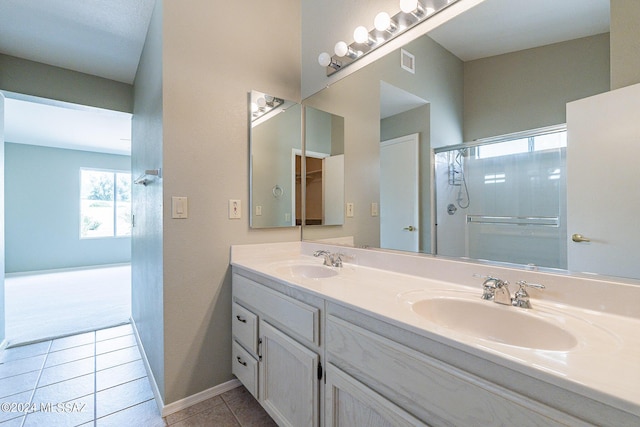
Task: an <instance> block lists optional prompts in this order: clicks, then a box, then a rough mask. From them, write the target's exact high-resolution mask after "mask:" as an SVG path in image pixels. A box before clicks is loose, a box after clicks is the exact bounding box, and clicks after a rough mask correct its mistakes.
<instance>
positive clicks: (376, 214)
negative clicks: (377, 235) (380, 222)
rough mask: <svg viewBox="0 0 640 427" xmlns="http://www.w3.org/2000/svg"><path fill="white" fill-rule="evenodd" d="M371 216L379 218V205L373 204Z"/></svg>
mask: <svg viewBox="0 0 640 427" xmlns="http://www.w3.org/2000/svg"><path fill="white" fill-rule="evenodd" d="M371 216H378V204H377V203H376V202H372V203H371Z"/></svg>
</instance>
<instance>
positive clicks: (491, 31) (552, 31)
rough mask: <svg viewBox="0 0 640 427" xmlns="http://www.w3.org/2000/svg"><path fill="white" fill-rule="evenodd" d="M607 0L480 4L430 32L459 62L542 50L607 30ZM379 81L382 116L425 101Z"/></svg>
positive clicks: (486, 0) (489, 1)
mask: <svg viewBox="0 0 640 427" xmlns="http://www.w3.org/2000/svg"><path fill="white" fill-rule="evenodd" d="M609 15H610V0H535V1H534V0H484V1H483V2H482V3H480V4H478V5H477V6H475V7H473V8H471V9H469V10H467V11H466V12H465V13H463V14H462V15H459V16H456V17H455V18H454V19H451V20H450V21H448V22H445V23H444V24H442V25H440V26H439V27H437V28H435V29H434V30H432V31H430V32H429V33H428V36H429V37H431V38H432V39H434V40H435V41H436V42H438V43H439V44H440V45H441V46H443V47H444V48H445V49H447V50H448V51H449V52H451V53H453V54H454V55H456V56H457V57H458V58H460V59H461V60H463V61H472V60H475V59H480V58H487V57H490V56H495V55H501V54H505V53H509V52H517V51H519V50H524V49H530V48H534V47H540V46H546V45H549V44H553V43H558V42H562V41H567V40H573V39H577V38H581V37H587V36H592V35H596V34H602V33H606V32H608V31H609ZM415 98H417V97H415V95H412V94H410V93H408V92H404V91H402V90H400V89H398V88H395V87H393V86H391V85H388V84H386V83H384V82H381V86H380V115H381V117H383V118H384V117H388V116H390V115H393V114H399V113H402V112H404V111H408V110H410V109H413V108H416V107H418V106H420V105H422V104H421V103H420V102H421V101H422V103H423V104H424V103H426V101H424V100H421V99H420V98H417V99H415Z"/></svg>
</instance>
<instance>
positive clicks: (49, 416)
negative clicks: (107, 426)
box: [24, 394, 94, 427]
mask: <svg viewBox="0 0 640 427" xmlns="http://www.w3.org/2000/svg"><path fill="white" fill-rule="evenodd" d="M93 417H94V407H93V394H91V395H89V396H85V397H83V398H79V399H74V400H72V401H70V402H59V405H56V404H52V405H51V407H50V408H48V409H47V408H43V409H42V410H40V411H37V412H34V413H30V414H27V417H26V419H25V422H24V427H42V426H46V427H67V426H69V427H71V426H77V425H80V424H83V423H87V422H91V421H92V420H93Z"/></svg>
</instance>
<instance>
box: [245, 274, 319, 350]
mask: <svg viewBox="0 0 640 427" xmlns="http://www.w3.org/2000/svg"><path fill="white" fill-rule="evenodd" d="M233 297H234V300H236V301H242V303H243V305H246V306H248V307H251V308H252V310H254V309H255V311H256V313H258V315H259V316H260V317H261V318H263V319H266V320H269V323H271V324H272V325H274V326H277V327H278V328H279V329H280V330H282V331H285V332H287V333H290V334H291V335H292V336H294V337H297V338H299V339H300V341H301V342H304V341H305V340H306V341H308V342H309V343H313V344H315V345H320V310H319V309H318V308H316V307H313V306H311V305H309V304H305V303H303V302H300V301H298V300H295V299H293V298H291V297H289V296H287V295H284V294H282V293H280V292H277V291H274V290H273V289H269V288H267V287H266V286H264V285H261V284H259V283H256V282H254V281H253V280H251V279H247V278H246V277H244V276H240V275H238V274H234V275H233Z"/></svg>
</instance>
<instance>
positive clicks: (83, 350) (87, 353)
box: [44, 344, 95, 368]
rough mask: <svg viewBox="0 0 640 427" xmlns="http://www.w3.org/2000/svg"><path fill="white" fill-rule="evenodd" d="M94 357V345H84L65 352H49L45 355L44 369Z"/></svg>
mask: <svg viewBox="0 0 640 427" xmlns="http://www.w3.org/2000/svg"><path fill="white" fill-rule="evenodd" d="M94 355H95V346H94V344H85V345H81V346H78V347H72V348H68V349H65V350H59V351H54V352H51V353H49V354H48V355H47V362H46V363H45V365H44V366H45V368H49V367H51V366H56V365H61V364H63V363H68V362H73V361H75V360H80V359H85V358H87V357H93V356H94Z"/></svg>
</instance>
